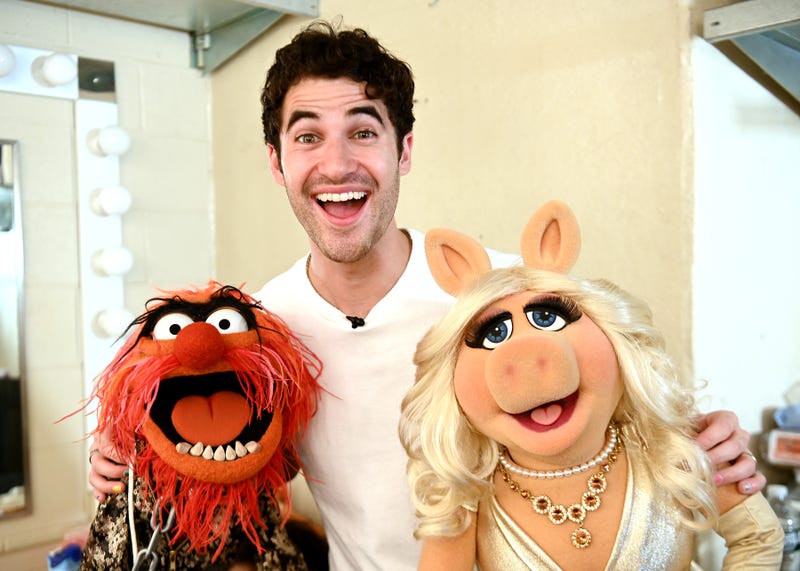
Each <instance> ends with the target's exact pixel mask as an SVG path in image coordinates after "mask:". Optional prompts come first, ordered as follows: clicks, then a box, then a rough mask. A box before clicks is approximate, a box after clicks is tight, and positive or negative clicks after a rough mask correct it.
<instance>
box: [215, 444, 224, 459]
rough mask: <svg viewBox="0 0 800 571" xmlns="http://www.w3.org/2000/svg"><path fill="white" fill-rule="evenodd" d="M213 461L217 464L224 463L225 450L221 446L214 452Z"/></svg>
mask: <svg viewBox="0 0 800 571" xmlns="http://www.w3.org/2000/svg"><path fill="white" fill-rule="evenodd" d="M214 460H216V461H217V462H224V461H225V449H224V448H223V447H222V446H217V449H216V450H214Z"/></svg>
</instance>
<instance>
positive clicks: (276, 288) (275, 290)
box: [253, 256, 306, 301]
mask: <svg viewBox="0 0 800 571" xmlns="http://www.w3.org/2000/svg"><path fill="white" fill-rule="evenodd" d="M305 260H306V257H305V256H304V257H302V258H300V259H299V260H297V261H296V262H295V263H293V264H292V265H291V266H289V268H287V269H286V270H285V271H284V272H282V273H280V274H278V275H277V276H275V277H273V278H271V279H269V280H268V281H267V283H265V284H264V285H263V286H261V288H260V289H259V290H258V291H257V292H255V293H254V294H253V297H255V298H256V299H258V300H261V301H264V300H265V299H271V298H274V297H276V296H280V295H282V294H285V293H289V292H291V291H293V290H294V291H296V290H297V288H298V287H299V285H300V284H301V283H302V281H303V280H305V278H306V273H305Z"/></svg>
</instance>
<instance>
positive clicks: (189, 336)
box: [175, 322, 225, 369]
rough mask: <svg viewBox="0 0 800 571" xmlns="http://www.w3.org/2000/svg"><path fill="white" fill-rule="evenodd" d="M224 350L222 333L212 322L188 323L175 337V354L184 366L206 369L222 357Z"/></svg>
mask: <svg viewBox="0 0 800 571" xmlns="http://www.w3.org/2000/svg"><path fill="white" fill-rule="evenodd" d="M224 352H225V342H224V341H223V340H222V335H221V334H220V332H219V331H217V328H216V327H214V326H213V325H211V324H210V323H205V322H198V323H192V324H191V325H187V326H186V327H184V328H183V329H181V331H180V333H178V336H177V337H176V338H175V356H176V357H177V358H178V361H180V363H181V365H183V366H184V367H189V368H191V369H206V368H208V367H210V366H211V365H213V364H214V363H216V362H217V361H219V360H220V359H222V355H223V353H224Z"/></svg>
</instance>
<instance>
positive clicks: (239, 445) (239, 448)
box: [235, 440, 247, 458]
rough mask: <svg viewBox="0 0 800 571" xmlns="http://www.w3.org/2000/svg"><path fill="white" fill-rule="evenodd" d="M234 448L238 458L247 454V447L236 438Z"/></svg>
mask: <svg viewBox="0 0 800 571" xmlns="http://www.w3.org/2000/svg"><path fill="white" fill-rule="evenodd" d="M235 449H236V455H237V456H238V457H239V458H244V457H245V456H247V448H245V447H244V444H242V443H241V442H239V441H238V440H237V441H236V444H235Z"/></svg>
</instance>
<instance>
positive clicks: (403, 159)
mask: <svg viewBox="0 0 800 571" xmlns="http://www.w3.org/2000/svg"><path fill="white" fill-rule="evenodd" d="M413 147H414V134H413V133H412V132H409V133H406V136H405V137H403V143H402V144H401V145H400V157H399V172H400V176H403V175H404V174H408V173H409V171H411V149H412V148H413Z"/></svg>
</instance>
